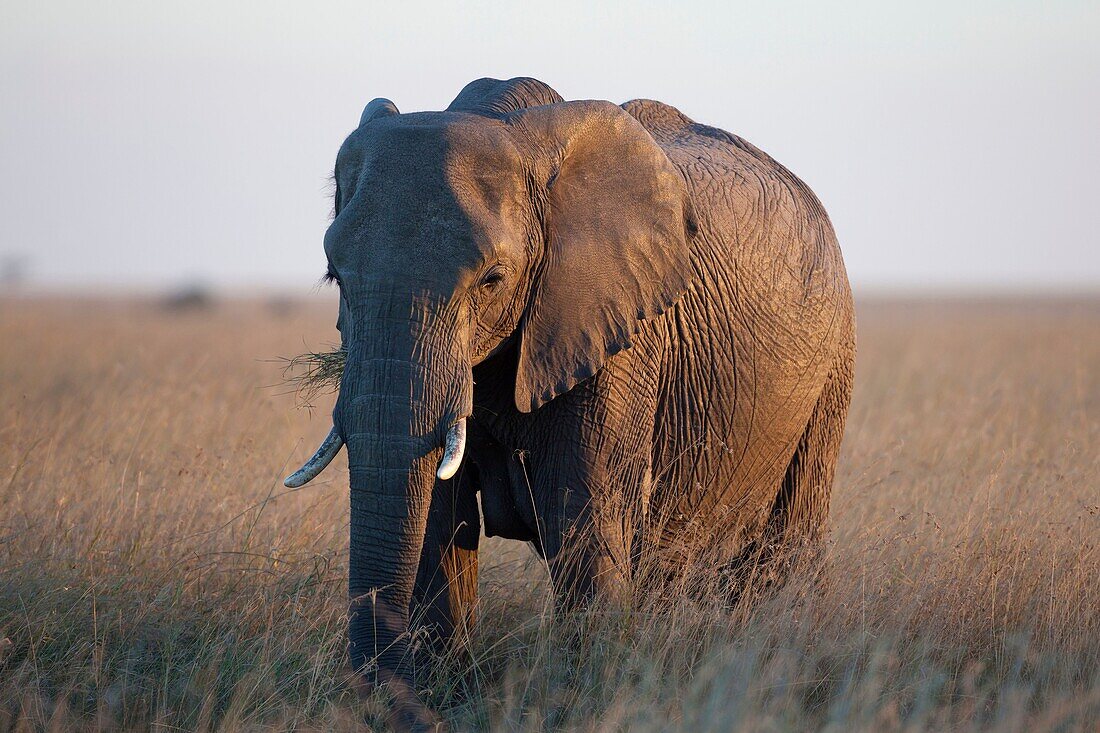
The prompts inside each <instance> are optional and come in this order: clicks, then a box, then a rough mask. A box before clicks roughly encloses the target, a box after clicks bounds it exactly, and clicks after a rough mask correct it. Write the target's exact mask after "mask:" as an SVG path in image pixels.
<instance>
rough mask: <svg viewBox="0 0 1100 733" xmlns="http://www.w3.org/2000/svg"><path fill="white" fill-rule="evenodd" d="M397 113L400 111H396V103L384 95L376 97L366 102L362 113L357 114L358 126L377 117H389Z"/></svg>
mask: <svg viewBox="0 0 1100 733" xmlns="http://www.w3.org/2000/svg"><path fill="white" fill-rule="evenodd" d="M397 114H401V113H400V112H398V111H397V105H396V104H394V103H393V102H391V101H390V100H388V99H386V98H385V97H377V98H375V99H372V100H371V101H369V102H367V106H366V107H364V108H363V114H361V115H359V126H360V127H362V126H363V125H365V124H367V123H368V122H370V121H371V120H373V119H377V118H379V117H391V116H393V115H397Z"/></svg>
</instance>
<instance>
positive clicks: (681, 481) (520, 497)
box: [286, 77, 855, 730]
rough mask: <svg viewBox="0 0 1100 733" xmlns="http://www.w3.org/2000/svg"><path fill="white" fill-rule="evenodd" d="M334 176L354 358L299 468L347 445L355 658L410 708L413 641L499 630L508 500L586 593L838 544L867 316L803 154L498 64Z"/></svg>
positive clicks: (386, 109) (333, 262) (345, 323)
mask: <svg viewBox="0 0 1100 733" xmlns="http://www.w3.org/2000/svg"><path fill="white" fill-rule="evenodd" d="M334 177H335V215H334V218H333V220H332V222H331V225H330V226H329V228H328V230H327V231H326V233H325V237H324V250H325V254H326V256H327V261H328V272H327V274H326V278H327V279H329V280H331V281H333V282H334V283H335V284H336V286H337V287H338V289H339V295H340V301H339V316H338V320H337V328H338V329H339V332H340V339H341V348H342V349H343V350H344V352H345V364H344V371H343V374H342V377H341V380H340V384H339V391H338V394H337V398H336V403H335V408H334V410H333V415H332V418H333V427H332V430H331V432H330V433H329V436H328V437H327V438H326V439H325V441H324V442H323V443H322V445H321V448H320V449H319V450H318V451H317V453H316V455H314V456H313V458H311V459H310V460H309V461H308V462H307V463H306V464H305V465H304V466H303V467H302V469H301V470H300V471H298V472H296V473H295V474H293V475H291V476H290V477H289V478H287V480H286V484H287V485H288V486H300V485H302V484H304V483H305V482H306V481H308V480H310V479H311V478H313V477H314V476H316V475H317V474H318V473H319V472H320V471H321V470H322V469H323V468H324V466H325V465H327V463H328V462H329V461H330V460H331V459H332V457H333V456H334V455H336V453H337V452H338V451H339V450H341V448H342V447H344V446H346V448H347V451H348V465H349V472H350V490H351V515H350V516H351V520H350V533H351V542H350V558H349V610H348V613H349V622H348V648H349V655H350V660H351V664H352V666H353V667H354V669H355V670H356V671H357V673H359V674H361V675H362V678H363V680H364V681H365V683H366V684H368V685H370V686H375V685H381V686H383V687H384V688H385V689H387V690H389V691H391V692H392V694H393V695H394V696H395V697H396V700H397V702H396V704H395V707H394V710H395V711H396V712H395V713H394V715H395V716H396V717H395V721H396V723H395V724H396V725H398V727H402V728H407V729H413V730H415V729H428V728H430V727H431V726H432V725H433V724H434V722H435V721H436V718H435V714H434V713H433V712H432V711H431V710H429V709H428V708H427V707H425V706H424V705H423V704H422V703H421V701H420V699H419V698H418V697H417V696H416V693H415V692H414V690H415V687H414V676H415V675H414V673H415V664H414V659H413V658H414V654H413V652H412V651H411V647H412V643H411V639H412V638H413V637H414V635H415V632H416V631H417V630H419V629H428V630H429V631H430V632H431V635H432V638H434V639H436V640H442V643H447V641H448V640H454V639H457V638H460V637H462V635H464V634H465V633H466V632H467V631H468V629H469V628H470V625H471V624H472V623H473V622H474V619H475V615H476V601H477V555H478V544H479V538H480V536H481V534H482V527H481V517H484V533H485V535H486V536H501V537H505V538H511V539H515V540H521V541H526V542H529V543H531V545H532V547H533V548H534V550H535V551H536V552H537V553H538V554H539V555H541V557H542V558H544V560H545V564H546V566H547V567H548V568H549V572H550V575H551V579H552V583H553V587H554V589H555V593H556V594H557V596H558V598H559V600H560V602H561V603H563V604H566V605H575V604H579V603H586V602H587V601H588V600H590V599H593V598H608V599H621V598H623V597H624V594H625V593H626V592H627V590H628V589H629V588H630V584H631V583H632V582H633V574H635V573H636V572H637V569H638V563H639V558H640V557H642V555H643V554H646V555H652V556H655V557H660V558H663V562H665V563H667V566H668V567H669V568H675V567H678V566H682V565H683V564H684V563H691V562H696V561H698V560H699V559H700V558H706V559H707V560H711V561H713V560H717V561H720V562H728V563H731V564H736V563H738V562H746V560H745V558H747V557H750V556H752V557H756V555H752V554H751V553H749V551H750V550H751V549H752V548H753V547H757V548H759V546H760V545H761V543H765V542H767V543H770V544H773V545H777V546H795V545H799V544H801V543H807V542H809V543H813V542H815V541H817V540H818V539H819V538H820V537H821V536H822V532H823V524H824V521H825V519H826V515H827V513H828V506H829V497H830V492H831V485H832V482H833V476H834V471H835V467H836V464H837V460H838V454H839V450H840V443H841V437H842V433H843V430H844V423H845V419H846V416H847V411H848V405H849V401H850V396H851V391H852V382H853V369H854V362H855V335H854V327H855V315H854V306H853V301H852V294H851V288H850V285H849V283H848V278H847V274H846V271H845V267H844V262H843V260H842V257H841V252H840V248H839V245H838V243H837V239H836V236H835V234H834V231H833V228H832V225H831V223H830V221H829V218H828V216H827V214H826V212H825V210H824V208H823V207H822V205H821V203H820V202H819V201H818V199H817V197H816V196H815V195H814V193H813V192H812V191H811V190H810V189H809V187H808V186H807V185H806V184H804V183H803V182H802V181H801V180H799V179H798V178H796V177H795V176H794V175H793V174H792V173H790V172H789V171H788V170H787V169H786V168H784V167H783V166H782V165H780V164H779V163H778V162H776V161H775V160H773V159H772V158H771V157H769V156H768V155H767V154H765V153H763V152H762V151H760V150H759V149H757V148H756V147H754V146H752V145H751V144H749V143H748V142H746V141H744V140H743V139H741V138H740V137H737V136H735V135H732V134H730V133H727V132H724V131H722V130H720V129H717V128H714V127H708V126H706V125H702V124H699V123H696V122H694V121H692V120H691V119H689V118H688V117H686V116H685V115H684V114H682V113H681V112H680V111H678V110H677V109H675V108H674V107H671V106H669V105H667V104H663V103H661V102H656V101H651V100H644V99H638V100H633V101H629V102H626V103H625V104H622V105H615V104H613V103H611V102H607V101H591V100H587V101H565V100H564V99H563V98H562V97H561V96H560V95H559V94H558V93H557V92H555V91H554V90H553V89H552V88H550V87H549V86H548V85H546V84H544V83H542V82H540V81H537V80H535V79H532V78H524V77H521V78H515V79H511V80H507V81H502V80H496V79H488V78H486V79H478V80H476V81H473V82H471V83H470V84H468V85H467V86H466V87H464V88H463V89H462V90H461V92H460V93H459V94H458V96H457V97H456V98H455V99H454V101H453V102H451V104H450V105H449V106H448V107H447V108H446V109H445V110H443V111H441V112H416V113H411V114H402V113H400V112H399V111H398V109H397V107H396V106H395V105H394V104H393V102H391V101H389V100H387V99H375V100H373V101H372V102H370V103H369V104H368V105H367V106H366V108H365V110H364V111H363V114H362V117H361V119H360V121H359V125H358V127H357V128H356V129H355V130H354V131H353V132H352V133H351V134H350V135H349V136H348V137H347V139H346V140H345V141H344V143H343V145H342V146H341V147H340V150H339V153H338V155H337V158H336V163H335V174H334ZM479 509H480V511H479Z"/></svg>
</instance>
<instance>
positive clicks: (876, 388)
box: [0, 299, 1100, 733]
mask: <svg viewBox="0 0 1100 733" xmlns="http://www.w3.org/2000/svg"><path fill="white" fill-rule="evenodd" d="M858 313H859V360H858V368H857V380H856V392H855V398H854V403H853V405H852V410H851V415H850V419H849V422H848V430H847V434H846V437H845V442H844V450H843V456H842V459H841V464H840V468H839V472H838V476H837V480H836V486H835V490H834V494H833V497H834V498H833V509H832V516H831V521H830V525H831V532H830V538H829V545H828V558H829V562H828V565H827V566H826V567H825V569H824V570H823V571H822V573H821V574H820V575H818V576H813V575H811V574H805V575H800V576H799V577H797V578H796V579H795V580H794V581H792V582H791V583H789V584H788V585H787V586H786V587H784V588H783V589H782V590H780V591H779V592H778V593H776V594H773V595H770V596H765V597H762V598H760V599H758V600H757V601H756V602H755V604H754V605H752V606H747V605H745V604H742V605H740V606H738V607H735V608H723V607H722V605H721V603H720V601H719V599H718V598H717V597H715V600H714V601H713V602H712V603H706V602H699V601H698V600H696V601H689V600H684V599H681V600H673V601H667V600H666V601H661V602H659V603H654V602H652V601H651V600H649V599H650V598H651V597H652V596H649V595H647V594H643V597H642V598H640V599H639V600H638V602H637V603H636V607H635V608H633V609H632V610H630V611H629V612H626V613H623V612H618V613H610V612H605V611H603V610H601V609H599V608H595V609H591V610H589V611H586V612H583V613H576V614H574V615H563V614H556V613H555V612H554V610H553V607H552V604H550V603H548V601H547V583H546V573H545V571H544V569H543V567H542V565H540V563H539V562H537V561H536V560H535V559H534V557H533V555H532V553H531V552H530V551H529V550H528V549H527V547H526V546H525V545H521V544H518V543H510V542H506V541H498V540H486V541H484V544H483V549H484V551H483V553H482V569H481V593H482V596H481V597H482V601H481V609H480V613H481V625H480V627H479V629H478V630H477V631H476V633H475V634H474V636H473V638H472V639H471V641H470V642H469V645H468V647H467V648H466V649H464V650H462V652H461V653H460V654H456V655H454V656H453V657H451V658H447V659H440V660H438V662H437V663H436V664H435V665H434V667H433V669H432V672H431V674H430V679H429V680H428V681H427V683H428V685H429V686H430V689H431V692H430V695H429V699H430V700H431V701H432V702H433V704H434V705H435V706H436V707H437V708H439V709H440V710H442V711H443V714H444V716H445V717H446V718H447V719H448V721H449V722H450V723H451V725H452V727H453V728H454V729H457V730H470V729H498V730H584V731H589V730H592V731H597V730H598V731H616V730H632V731H633V730H637V731H664V730H674V731H675V730H680V731H732V730H751V731H788V730H790V731H803V730H820V729H827V730H835V731H848V730H866V731H869V730H882V731H895V730H899V731H900V730H964V731H965V730H997V731H1002V730H1003V731H1028V732H1029V733H1030V732H1032V731H1045V730H1065V731H1094V730H1097V726H1098V725H1100V723H1098V721H1100V548H1098V542H1100V506H1098V505H1100V302H1098V301H1095V300H1093V301H1063V302H1055V301H1040V300H1033V301H1020V302H1009V301H999V302H998V301H986V302H974V301H969V302H967V301H951V300H947V301H941V302H939V303H931V302H925V303H920V302H913V303H905V302H892V303H888V302H874V301H871V302H861V303H860V304H859V307H858ZM333 320H334V307H333V305H332V304H331V303H328V302H327V301H326V302H322V303H319V302H310V303H303V304H301V305H298V306H294V307H290V308H289V309H288V307H287V306H286V304H283V305H282V306H281V307H280V308H278V309H273V308H271V307H269V306H265V305H264V304H262V303H260V302H244V301H240V302H225V303H220V304H218V305H217V306H216V307H214V308H213V309H212V310H198V311H187V312H165V311H163V310H162V309H160V308H158V307H157V306H156V305H155V304H152V303H150V302H141V301H127V302H123V301H94V300H88V301H65V302H62V301H50V300H43V299H23V300H16V299H7V300H0V344H2V348H0V731H6V730H28V731H29V730H78V729H82V730H110V729H127V730H150V729H155V730H187V731H191V730H214V729H217V730H227V731H236V730H288V729H294V730H352V729H354V728H355V727H356V726H357V725H358V724H359V723H360V722H361V721H363V720H366V721H367V722H369V723H370V724H372V725H374V726H380V725H381V724H380V723H379V720H380V718H379V717H378V715H379V712H380V710H381V706H380V705H379V701H378V700H376V699H370V698H368V699H361V698H360V697H359V696H358V695H357V693H356V692H355V690H354V689H353V688H352V687H351V686H350V685H349V684H348V678H347V669H346V666H345V665H346V662H345V656H344V638H343V633H344V618H343V615H344V610H345V605H344V601H345V573H346V561H347V544H348V538H347V504H348V494H347V473H346V463H345V461H344V458H343V457H341V458H339V459H337V463H336V464H334V466H333V468H332V469H330V470H329V471H328V472H327V473H326V474H324V475H323V476H322V477H321V479H319V480H318V481H316V482H314V483H313V484H310V485H309V486H307V487H305V488H304V489H301V490H299V491H294V492H291V491H288V490H286V489H284V488H283V487H282V485H281V482H280V479H281V477H282V476H283V475H285V474H286V473H287V471H288V469H292V468H295V467H296V466H295V465H294V464H296V463H298V462H299V461H300V460H301V459H303V458H304V457H305V456H306V455H307V454H308V453H309V451H310V450H311V449H312V448H313V447H314V445H313V444H314V443H315V442H316V441H317V440H319V439H320V438H321V437H322V436H323V435H324V433H325V431H326V430H327V429H328V423H327V420H328V417H327V414H328V411H329V409H330V407H331V397H330V396H325V397H321V398H319V399H317V400H316V401H315V405H316V406H315V409H314V410H313V411H312V416H311V413H310V411H309V410H306V409H295V403H296V400H295V396H294V395H293V394H285V392H286V391H287V390H286V388H285V386H283V387H280V386H278V385H279V383H280V381H281V379H282V367H281V365H280V364H279V363H277V362H275V361H272V360H274V359H276V358H277V357H280V356H291V355H295V354H298V353H301V352H303V351H307V350H310V349H317V348H323V347H324V346H325V345H326V344H327V343H330V342H332V341H334V340H335V338H336V333H335V330H334V329H333V327H332V323H333Z"/></svg>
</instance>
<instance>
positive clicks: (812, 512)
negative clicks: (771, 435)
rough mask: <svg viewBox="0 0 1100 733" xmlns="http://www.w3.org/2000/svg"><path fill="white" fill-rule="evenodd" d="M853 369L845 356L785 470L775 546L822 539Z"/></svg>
mask: <svg viewBox="0 0 1100 733" xmlns="http://www.w3.org/2000/svg"><path fill="white" fill-rule="evenodd" d="M853 366H854V359H853V357H852V355H851V352H849V351H848V350H845V352H844V353H843V354H842V356H841V358H840V359H838V360H837V364H836V366H834V367H833V371H832V372H831V373H830V374H829V377H828V379H827V380H826V381H825V386H824V388H823V389H822V390H821V395H820V396H819V397H818V400H817V404H816V405H815V406H814V410H813V413H812V414H811V415H810V419H809V421H808V422H807V423H806V429H805V431H804V432H803V433H802V438H801V439H800V440H799V441H798V448H796V449H795V452H794V456H792V458H791V462H790V463H789V464H788V465H787V473H786V475H785V476H784V477H783V484H782V486H781V487H780V490H779V494H778V496H777V497H776V500H775V504H774V505H773V506H772V511H771V516H770V518H769V519H768V527H767V530H766V534H767V535H768V536H769V537H770V539H771V541H772V542H778V543H779V544H780V545H781V546H784V547H789V548H792V549H793V548H795V547H797V546H799V545H802V544H805V543H810V544H815V543H817V542H818V541H819V540H820V539H821V531H822V527H823V526H824V524H825V519H826V517H827V516H828V514H829V496H830V494H831V493H832V488H833V476H834V475H835V473H836V464H837V459H838V457H839V456H840V441H841V438H843V436H844V421H845V419H846V418H847V416H848V404H849V403H850V402H851V399H852V379H853V376H854V375H853Z"/></svg>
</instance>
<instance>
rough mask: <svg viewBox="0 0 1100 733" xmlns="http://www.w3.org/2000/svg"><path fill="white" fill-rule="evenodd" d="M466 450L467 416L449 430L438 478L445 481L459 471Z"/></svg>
mask: <svg viewBox="0 0 1100 733" xmlns="http://www.w3.org/2000/svg"><path fill="white" fill-rule="evenodd" d="M465 452H466V418H462V419H461V420H459V421H458V422H456V423H455V424H454V425H452V426H451V429H450V430H448V431H447V444H446V447H445V448H444V449H443V460H442V461H440V462H439V470H438V471H436V472H435V475H436V477H437V478H440V479H442V480H444V481H446V480H447V479H449V478H451V477H452V476H454V475H455V474H456V473H457V472H458V467H459V466H460V465H462V454H463V453H465Z"/></svg>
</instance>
